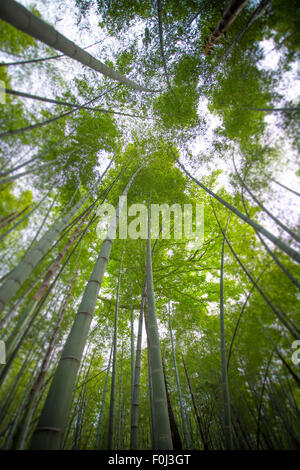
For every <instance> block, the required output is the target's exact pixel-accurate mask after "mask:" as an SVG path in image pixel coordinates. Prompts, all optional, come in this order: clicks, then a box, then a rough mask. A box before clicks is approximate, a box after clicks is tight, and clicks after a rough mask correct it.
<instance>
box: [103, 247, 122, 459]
mask: <svg viewBox="0 0 300 470" xmlns="http://www.w3.org/2000/svg"><path fill="white" fill-rule="evenodd" d="M123 255H124V244H123V248H122V255H121V261H120V268H119V275H118V284H117V293H116V308H115V323H114V337H113V361H112V373H111V388H110V406H109V422H108V444H107V448H108V449H109V450H113V449H114V430H115V401H116V376H117V337H118V318H119V296H120V282H121V273H122V262H123Z"/></svg>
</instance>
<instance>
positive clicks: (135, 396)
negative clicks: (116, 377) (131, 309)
mask: <svg viewBox="0 0 300 470" xmlns="http://www.w3.org/2000/svg"><path fill="white" fill-rule="evenodd" d="M145 288H146V285H145V283H144V289H143V293H142V299H141V307H140V317H139V326H138V336H137V344H136V355H135V368H134V388H133V392H132V401H131V415H130V416H131V424H130V449H134V450H138V449H139V392H140V372H141V353H142V332H143V315H144V304H145V294H146V289H145Z"/></svg>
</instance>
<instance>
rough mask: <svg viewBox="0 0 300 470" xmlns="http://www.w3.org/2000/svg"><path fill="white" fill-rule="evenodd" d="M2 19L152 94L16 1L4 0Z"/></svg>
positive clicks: (115, 77)
mask: <svg viewBox="0 0 300 470" xmlns="http://www.w3.org/2000/svg"><path fill="white" fill-rule="evenodd" d="M0 17H1V18H2V19H3V20H4V21H6V22H7V23H9V24H11V25H12V26H14V27H15V28H17V29H19V30H21V31H23V32H24V33H27V34H29V35H30V36H32V37H34V38H35V39H38V40H39V41H42V42H43V43H44V44H47V45H48V46H50V47H53V48H54V49H56V50H58V51H60V52H62V53H63V54H64V55H66V56H68V57H71V58H72V59H75V60H77V61H78V62H80V63H81V64H82V65H87V66H88V67H90V68H91V69H93V70H95V71H96V72H100V73H101V74H103V75H105V76H106V77H110V78H112V79H113V80H117V81H118V82H120V83H122V84H124V85H127V86H129V87H130V88H133V89H134V90H137V91H146V92H152V91H153V90H150V89H149V88H146V87H143V86H141V85H138V84H137V83H135V82H133V81H132V80H130V79H128V78H126V77H124V76H123V75H121V74H119V73H118V72H116V71H115V70H113V69H111V68H110V67H108V66H107V65H105V64H104V63H102V62H100V61H99V60H97V59H95V58H94V57H93V56H91V55H90V54H89V53H88V52H86V51H84V50H83V49H81V48H80V47H78V46H76V44H74V42H72V41H70V40H69V39H67V38H66V37H65V36H63V35H62V34H60V33H59V32H58V31H56V30H55V29H54V28H53V27H52V26H50V25H49V24H48V23H45V22H44V21H42V20H40V19H39V18H37V17H36V16H35V15H33V14H32V13H31V12H30V11H28V10H27V9H26V8H24V7H23V6H22V5H20V4H19V3H18V2H15V1H14V0H2V2H1V5H0Z"/></svg>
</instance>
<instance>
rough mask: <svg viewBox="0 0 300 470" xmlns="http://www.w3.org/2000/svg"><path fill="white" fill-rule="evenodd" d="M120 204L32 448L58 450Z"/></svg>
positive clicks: (67, 344) (51, 388)
mask: <svg viewBox="0 0 300 470" xmlns="http://www.w3.org/2000/svg"><path fill="white" fill-rule="evenodd" d="M140 169H141V168H139V169H138V170H137V171H136V172H135V173H134V174H133V176H132V177H131V179H130V181H129V183H128V184H127V186H126V188H125V190H124V192H123V196H127V193H128V191H129V189H130V186H131V185H132V183H133V180H134V178H135V177H136V175H137V173H138V172H139V171H140ZM121 209H122V204H119V205H118V207H117V209H116V213H115V217H114V218H113V220H112V222H111V226H110V228H109V230H108V234H107V237H106V238H105V239H104V241H103V243H102V247H101V250H100V254H99V256H98V259H97V261H96V263H95V266H94V269H93V271H92V274H91V277H90V279H89V281H88V284H87V286H86V289H85V292H84V294H83V297H82V300H81V303H80V306H79V309H78V312H77V315H76V317H75V320H74V324H73V327H72V329H71V331H70V334H69V336H68V339H67V341H66V344H65V346H64V349H63V352H62V355H61V358H60V361H59V364H58V367H57V369H56V372H55V375H54V378H53V380H52V383H51V386H50V389H49V392H48V395H47V398H46V401H45V404H44V408H43V411H42V414H41V416H40V419H39V423H38V426H37V429H36V431H35V433H34V435H33V439H32V443H31V448H32V449H58V448H59V444H60V438H61V435H62V433H63V430H64V426H65V424H66V419H67V414H68V410H69V405H70V401H71V398H72V390H73V387H74V384H75V381H76V375H77V371H78V368H79V365H80V361H81V358H82V353H83V350H84V346H85V343H86V339H87V336H88V332H89V328H90V324H91V321H92V318H93V313H94V310H95V306H96V302H97V297H98V293H99V290H100V287H101V283H102V279H103V276H104V272H105V269H106V265H107V263H108V260H109V256H110V252H111V248H112V244H113V239H112V238H111V234H112V233H113V232H114V229H116V227H117V225H118V222H119V214H120V210H121Z"/></svg>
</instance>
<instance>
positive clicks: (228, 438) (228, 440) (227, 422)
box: [220, 216, 233, 450]
mask: <svg viewBox="0 0 300 470" xmlns="http://www.w3.org/2000/svg"><path fill="white" fill-rule="evenodd" d="M229 217H230V216H228V218H227V223H226V228H225V231H224V237H223V244H222V253H221V268H220V346H221V371H222V393H223V406H224V433H225V448H226V450H231V449H232V447H233V443H232V431H231V416H230V397H229V386H228V375H227V358H226V341H225V324H224V251H225V236H226V232H227V228H228V224H229Z"/></svg>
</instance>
